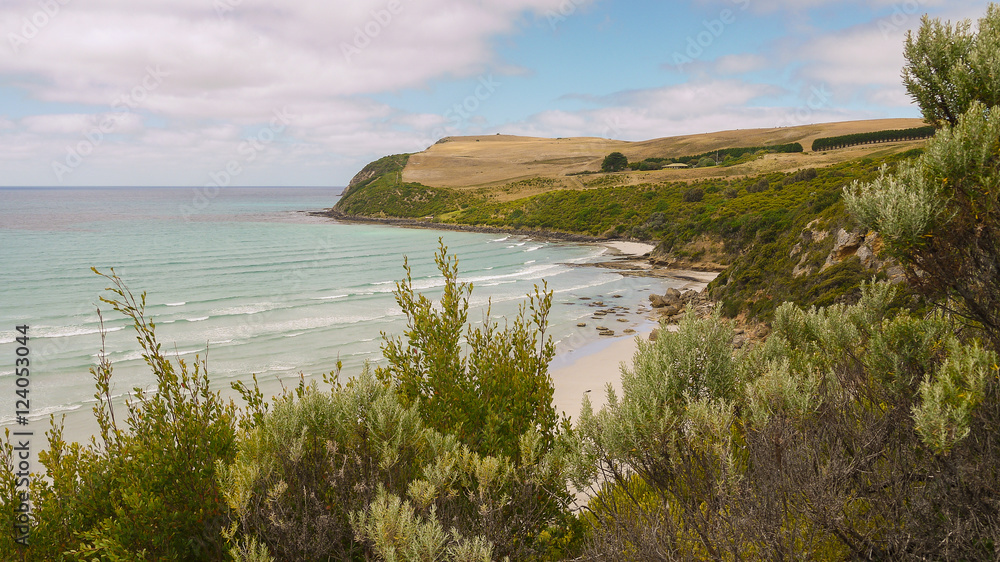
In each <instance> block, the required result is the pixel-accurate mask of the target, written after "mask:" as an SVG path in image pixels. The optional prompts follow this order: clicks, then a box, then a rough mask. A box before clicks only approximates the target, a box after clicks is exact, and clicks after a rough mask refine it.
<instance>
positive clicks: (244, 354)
mask: <svg viewBox="0 0 1000 562" xmlns="http://www.w3.org/2000/svg"><path fill="white" fill-rule="evenodd" d="M339 191H340V190H339V189H319V188H228V189H223V190H220V191H218V193H215V194H209V195H214V197H206V196H205V194H204V193H199V192H197V191H194V190H191V189H183V188H142V189H138V188H137V189H131V188H116V189H46V190H38V189H34V190H28V189H0V264H2V266H3V267H2V268H0V287H2V290H0V425H4V426H13V425H14V421H15V417H14V411H15V404H14V402H15V395H14V392H15V376H14V359H15V352H16V348H17V344H16V343H15V337H16V335H17V334H16V332H15V326H17V325H20V324H27V325H29V326H30V332H29V336H30V340H29V343H30V346H29V347H30V358H31V373H32V374H31V386H30V392H31V394H30V396H31V412H32V413H31V416H29V420H30V421H31V423H30V425H31V426H34V427H35V428H36V429H37V430H44V428H45V427H47V425H48V422H47V420H48V416H49V414H57V415H58V414H61V413H66V412H70V413H73V412H76V414H72V415H77V416H81V419H82V414H85V413H86V414H87V415H88V416H89V410H90V407H91V406H92V405H93V403H94V399H93V394H94V387H93V380H92V378H91V375H90V374H89V372H88V369H89V368H90V366H91V365H93V364H94V363H95V362H96V360H97V354H98V351H99V350H100V348H101V335H100V324H99V320H98V316H97V313H96V308H97V306H98V304H100V303H99V302H98V297H99V296H100V295H102V294H104V295H107V293H106V292H105V291H104V290H103V289H104V288H105V287H106V286H107V281H106V280H105V279H102V278H100V277H98V276H97V275H95V274H94V273H93V272H92V271H91V270H90V268H91V267H97V268H98V269H99V270H101V271H109V270H110V268H111V267H114V268H115V271H116V272H117V273H118V275H120V276H121V277H122V278H123V279H124V280H125V281H126V282H127V283H128V285H129V286H130V287H131V288H132V289H133V290H134V291H135V292H136V293H137V294H138V293H140V292H142V291H146V293H147V301H146V302H147V308H146V313H147V315H148V316H149V317H151V318H152V319H153V320H154V321H155V322H156V329H157V335H158V338H159V340H160V342H161V343H163V347H164V349H167V350H169V351H170V353H171V354H176V355H177V356H179V357H181V358H184V359H185V360H189V361H191V360H194V358H195V356H196V355H199V356H201V357H206V356H207V358H208V365H209V371H210V375H211V377H212V379H213V381H214V384H215V385H216V386H217V387H218V388H220V389H225V388H228V387H229V383H230V382H231V381H233V380H237V379H239V380H248V379H249V378H250V377H251V375H252V374H257V377H258V379H259V380H260V381H261V383H262V385H263V386H265V387H266V388H272V389H277V388H279V384H285V385H289V384H295V382H296V379H297V378H298V376H299V373H302V374H304V375H306V376H307V377H315V376H319V375H321V374H323V373H327V372H330V371H332V370H333V369H334V368H335V365H336V362H337V360H338V358H339V359H340V360H341V361H342V362H343V364H344V374H345V375H351V374H353V373H357V372H358V371H359V370H360V369H361V366H362V365H363V364H364V362H365V361H374V362H378V361H380V360H381V353H380V344H381V341H382V339H381V334H382V333H387V334H389V335H401V334H402V332H403V330H404V329H405V316H403V315H402V313H401V311H400V310H399V308H398V306H397V305H396V303H395V300H394V298H393V295H392V291H393V289H394V288H395V282H396V281H398V280H399V279H401V278H402V276H403V258H404V256H408V257H409V260H410V264H411V266H412V267H413V271H414V284H415V287H416V288H418V289H419V290H421V291H423V292H425V293H426V294H428V295H429V296H437V294H438V291H439V290H440V287H441V286H442V284H443V282H442V279H441V277H440V275H438V273H437V271H436V269H435V266H434V262H433V256H434V251H435V249H436V247H437V240H438V238H439V237H441V238H443V239H444V241H445V243H446V244H447V245H448V247H449V249H450V251H451V252H452V253H454V254H456V255H458V256H459V258H460V270H461V275H462V278H463V279H464V280H468V281H472V282H473V285H474V288H475V290H474V292H473V298H472V305H473V310H472V311H470V315H469V317H470V320H473V321H482V319H483V315H484V314H485V307H486V304H487V302H488V301H492V303H493V309H492V313H493V315H494V317H496V318H497V319H499V320H500V321H501V322H502V321H503V320H502V319H503V318H504V317H505V316H510V315H512V314H515V313H516V310H517V305H518V303H520V302H521V301H522V300H523V298H524V295H525V294H526V293H528V292H529V291H531V289H532V287H533V286H534V285H535V284H540V283H542V281H543V280H545V281H547V282H548V285H549V288H550V289H552V290H553V291H554V292H555V302H556V304H555V306H554V311H553V315H552V322H551V329H550V333H551V334H552V335H553V337H554V338H555V340H556V341H557V349H558V350H559V351H560V352H563V353H564V352H566V351H569V350H571V349H575V348H579V347H582V346H584V345H586V344H587V343H588V342H590V341H593V340H594V339H595V337H596V336H595V335H594V333H593V327H589V328H578V327H577V326H576V324H577V323H578V322H581V321H587V320H588V319H589V317H590V312H591V311H592V309H590V308H588V307H586V306H584V305H583V303H582V302H581V301H580V297H591V298H609V297H611V295H613V294H618V295H621V297H622V298H621V299H616V301H615V304H624V305H627V306H631V307H633V309H634V308H635V307H636V305H638V304H639V303H640V302H642V301H644V300H645V297H646V295H647V294H648V291H649V290H656V291H662V289H663V288H665V286H667V285H666V284H665V283H664V282H663V281H661V280H653V279H642V278H638V279H637V278H626V277H622V276H621V275H619V274H618V273H615V272H612V271H608V270H603V269H598V268H593V267H580V264H584V263H587V262H592V261H595V260H597V259H598V258H599V257H600V256H601V254H603V253H604V252H605V251H606V250H605V249H604V248H601V247H598V246H592V245H582V244H572V243H552V242H545V241H540V240H533V239H531V238H529V237H517V236H512V237H508V236H500V235H496V234H492V235H491V234H478V233H457V232H437V231H431V230H424V229H405V228H396V227H389V226H378V225H355V224H340V223H335V222H333V221H330V220H328V219H325V218H319V217H313V216H310V215H308V214H306V213H305V212H303V211H309V210H318V209H322V208H327V207H330V206H332V205H333V204H334V203H335V202H336V199H337V197H336V193H338V192H339ZM101 309H102V312H103V316H104V327H105V329H106V332H107V333H106V336H107V339H106V344H105V345H106V351H107V353H108V356H109V358H110V359H111V361H112V362H113V364H114V368H115V371H114V377H115V380H114V392H115V394H116V395H118V396H119V399H121V396H124V395H125V394H127V393H128V392H130V391H131V389H132V388H133V387H143V388H148V387H149V386H151V385H152V383H153V377H152V375H151V374H150V373H149V370H148V368H147V367H146V365H145V363H144V362H143V360H142V359H141V354H140V351H139V346H138V344H137V342H136V341H135V333H134V331H133V330H132V329H131V328H129V324H128V323H127V321H126V320H125V319H124V318H123V317H121V316H120V315H118V314H117V313H115V312H114V311H113V310H110V307H109V306H107V305H104V304H101ZM628 320H629V322H628V323H616V324H615V326H613V328H615V329H616V330H618V331H619V332H620V331H621V330H622V329H624V328H626V327H629V326H632V327H634V328H637V329H638V328H642V327H645V326H648V324H649V321H648V320H645V319H644V318H642V317H640V316H638V315H630V316H629V317H628ZM590 322H591V323H592V321H590Z"/></svg>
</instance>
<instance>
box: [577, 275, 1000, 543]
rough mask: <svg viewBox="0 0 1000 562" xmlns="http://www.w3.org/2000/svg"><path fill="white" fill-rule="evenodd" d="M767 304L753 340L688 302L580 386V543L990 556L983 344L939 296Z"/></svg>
mask: <svg viewBox="0 0 1000 562" xmlns="http://www.w3.org/2000/svg"><path fill="white" fill-rule="evenodd" d="M895 297H896V295H895V294H894V290H893V288H892V287H890V286H888V285H884V284H876V285H868V286H867V287H866V288H865V289H864V291H863V296H862V298H861V300H860V301H859V302H858V303H857V304H855V305H852V306H845V305H834V306H831V307H829V308H826V309H823V310H818V309H811V310H803V309H801V308H799V307H796V306H794V305H791V304H785V305H783V306H782V307H780V308H779V309H778V310H777V312H776V314H775V319H774V323H773V333H772V334H771V336H770V337H769V339H768V340H767V342H766V344H764V345H761V346H758V347H756V348H754V349H752V350H750V351H748V352H735V353H734V351H733V349H732V338H733V328H732V327H731V326H730V325H729V324H728V323H727V322H725V321H723V320H721V319H720V318H718V317H714V318H708V319H704V320H699V319H696V318H695V316H694V315H693V314H688V315H686V316H685V319H684V320H683V321H682V322H681V325H680V329H679V331H678V332H676V333H671V334H665V335H664V336H661V337H660V338H659V339H658V340H657V341H656V342H648V343H647V342H640V343H639V350H638V352H637V353H636V356H635V361H634V366H633V367H632V368H630V369H625V370H623V373H622V392H621V394H618V393H616V392H614V391H611V390H609V391H608V406H607V407H606V408H604V409H603V410H602V411H600V412H596V413H595V412H592V411H591V409H590V408H589V403H585V404H584V409H583V413H582V415H581V418H580V422H579V424H578V426H577V428H576V432H575V433H574V436H573V437H574V439H573V441H572V442H573V448H572V450H573V459H574V460H573V463H572V466H573V468H574V474H575V477H574V482H575V484H576V486H577V487H578V488H580V489H584V488H586V487H590V488H591V489H593V490H594V491H595V492H596V495H595V496H594V497H593V499H591V501H590V503H589V505H588V510H587V511H588V515H587V517H586V519H585V520H586V522H587V525H588V529H587V530H588V541H587V543H586V550H585V553H584V556H583V558H584V559H588V560H601V559H615V560H624V559H629V560H653V559H666V560H706V559H708V560H713V559H714V560H778V559H795V560H798V559H815V560H992V559H994V558H995V557H996V556H997V555H998V553H1000V519H998V517H997V515H998V514H997V509H996V505H995V503H994V502H995V501H996V499H997V498H1000V468H998V465H997V463H996V462H991V461H988V460H987V459H991V458H995V455H997V454H998V452H1000V433H998V432H997V429H1000V401H998V399H1000V380H998V377H997V375H998V370H997V367H996V361H997V355H996V353H994V352H992V351H987V350H985V349H983V347H982V346H981V345H980V344H979V343H978V342H977V341H976V340H975V339H971V340H964V339H962V338H960V337H959V336H957V335H956V333H957V332H956V328H957V326H956V323H955V321H954V319H950V318H948V317H947V316H945V315H943V314H932V315H929V316H913V315H910V314H908V313H899V312H896V313H893V312H891V310H892V309H893V308H894V307H895V304H894V303H895Z"/></svg>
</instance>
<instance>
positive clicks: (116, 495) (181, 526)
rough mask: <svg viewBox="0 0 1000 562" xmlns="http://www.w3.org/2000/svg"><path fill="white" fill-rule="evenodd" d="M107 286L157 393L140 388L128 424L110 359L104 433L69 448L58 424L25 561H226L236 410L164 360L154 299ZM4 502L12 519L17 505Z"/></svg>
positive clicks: (104, 363) (101, 407)
mask: <svg viewBox="0 0 1000 562" xmlns="http://www.w3.org/2000/svg"><path fill="white" fill-rule="evenodd" d="M95 271H96V270H95ZM105 277H106V278H107V279H108V280H109V281H110V282H111V287H110V288H109V289H108V290H109V291H111V293H112V295H113V297H112V298H104V297H102V298H101V300H102V301H103V302H105V303H107V304H109V305H111V306H112V308H113V309H114V310H116V311H118V312H120V313H121V314H123V315H125V316H126V317H128V318H129V319H130V320H131V321H132V326H133V328H134V329H135V330H136V338H137V340H138V342H139V345H140V346H141V348H142V351H143V358H144V359H145V360H146V363H147V364H148V365H149V367H150V369H151V370H152V372H153V374H154V375H155V377H156V391H155V392H146V391H144V390H142V389H138V388H137V389H135V390H134V395H133V396H134V397H133V398H132V399H130V400H129V401H128V402H127V411H126V412H125V416H123V417H122V416H121V412H116V411H115V409H114V407H113V405H112V403H111V389H112V371H113V367H112V365H111V363H110V362H109V361H108V360H107V357H106V355H105V354H104V352H103V350H102V352H101V354H100V355H99V364H98V366H97V367H94V368H92V369H91V373H92V374H93V376H94V378H95V380H96V387H97V393H96V394H95V398H96V399H97V403H96V405H95V406H94V414H95V416H96V417H97V421H98V424H99V427H100V434H99V435H98V436H97V437H96V438H95V440H94V441H92V442H91V443H89V444H85V445H80V444H78V443H72V444H68V443H66V442H65V441H64V440H63V438H62V426H61V425H59V424H56V423H55V421H53V423H52V425H53V427H52V429H51V430H50V431H49V432H48V438H49V449H48V450H45V451H41V452H40V453H39V461H40V462H41V464H42V466H43V467H44V469H45V471H44V473H43V474H42V476H43V478H37V479H35V480H34V481H33V482H32V484H33V488H32V490H31V497H32V500H33V517H34V520H35V526H34V528H33V530H32V533H31V544H30V546H29V547H28V548H23V549H21V550H20V553H19V556H21V557H22V559H25V560H46V561H47V560H58V559H70V560H92V559H109V558H110V559H116V560H140V559H157V560H222V559H223V557H224V540H223V537H222V533H221V531H222V528H223V525H224V523H225V521H226V505H225V501H224V499H223V496H222V490H221V489H220V487H219V484H218V483H217V482H216V468H217V464H216V463H218V462H220V461H221V462H225V461H227V460H229V459H231V458H232V456H233V454H234V453H235V434H236V428H235V415H236V413H235V408H234V406H233V405H232V404H231V403H228V404H227V403H225V402H224V401H223V400H222V399H221V398H220V397H219V395H218V393H215V392H211V391H210V390H209V380H208V373H207V370H206V367H205V365H204V364H203V363H200V362H198V361H197V360H196V362H195V363H194V366H193V369H191V368H189V367H188V365H187V364H186V363H185V362H184V361H183V360H181V359H177V360H176V363H174V362H172V361H170V360H169V359H168V358H167V356H166V355H165V354H164V353H163V352H162V351H161V347H160V343H159V342H158V341H157V339H156V334H155V325H154V324H153V322H152V321H151V320H150V319H148V318H147V317H146V316H145V304H146V295H145V293H143V294H142V295H141V296H139V297H138V298H136V297H135V296H134V295H133V294H132V292H131V291H130V290H129V289H128V287H127V286H126V285H125V283H124V282H123V281H122V280H121V279H120V278H118V276H117V275H116V274H115V273H114V270H112V272H111V273H110V274H109V275H105ZM10 468H11V467H10V466H8V465H6V464H5V465H4V466H3V469H4V470H5V471H6V470H10ZM3 500H4V505H0V509H3V510H4V511H5V512H6V511H7V509H8V507H7V506H8V505H9V504H7V501H9V497H4V498H3ZM8 528H10V527H8ZM2 536H3V537H4V538H5V539H6V538H9V537H10V535H9V534H8V533H4V534H3V535H2ZM2 546H3V548H4V552H8V553H13V552H16V551H17V550H16V549H15V547H14V545H12V544H3V545H2Z"/></svg>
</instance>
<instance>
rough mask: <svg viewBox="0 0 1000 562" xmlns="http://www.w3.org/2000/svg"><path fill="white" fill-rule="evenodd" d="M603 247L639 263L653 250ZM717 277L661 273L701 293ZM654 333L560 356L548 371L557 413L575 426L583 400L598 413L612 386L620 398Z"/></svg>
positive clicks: (614, 243) (630, 246) (619, 244)
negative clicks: (642, 345)
mask: <svg viewBox="0 0 1000 562" xmlns="http://www.w3.org/2000/svg"><path fill="white" fill-rule="evenodd" d="M603 245H604V246H607V247H609V248H610V249H611V253H612V254H613V255H617V256H622V257H624V258H631V259H635V260H636V261H639V258H641V257H642V256H644V255H646V254H648V253H649V252H651V251H652V250H653V248H654V246H653V245H652V244H644V243H641V242H623V241H612V242H605V243H604V244H603ZM603 267H611V264H608V263H606V264H603ZM627 267H628V266H626V268H627ZM626 271H627V269H626ZM626 271H623V273H625V272H626ZM717 275H718V273H713V272H704V271H688V270H675V271H670V272H667V274H666V275H664V274H663V272H661V273H660V275H658V276H665V277H666V276H669V277H672V278H675V279H682V280H684V281H686V283H685V284H684V285H683V286H681V287H680V290H682V291H683V290H689V289H690V290H695V291H699V292H700V291H702V290H703V289H704V288H705V287H706V286H707V285H708V283H710V282H711V281H712V280H713V279H715V277H716V276H717ZM654 326H655V324H654ZM666 329H668V330H671V329H676V326H667V327H666ZM652 330H653V326H650V327H647V328H645V329H641V330H639V331H638V333H637V334H635V335H630V336H624V337H615V338H608V339H604V340H599V341H596V342H593V343H591V344H588V345H585V346H583V347H581V348H579V349H575V350H573V351H570V352H567V353H564V354H560V355H557V356H556V358H555V359H554V360H553V362H552V365H551V366H550V369H549V374H550V375H551V376H552V384H553V387H554V393H553V397H552V401H553V403H554V404H555V407H556V412H558V413H560V414H566V415H568V416H570V418H571V420H573V421H574V422H575V421H576V420H577V419H578V418H579V417H580V407H581V405H582V404H583V397H584V396H587V397H589V398H590V403H591V406H592V407H593V409H594V411H595V412H596V411H599V410H600V409H601V408H603V407H604V405H605V404H607V402H608V396H607V388H608V386H609V385H610V386H611V388H613V389H614V390H615V393H617V394H618V395H619V396H620V395H621V372H622V368H623V367H629V368H630V367H631V366H632V359H633V357H634V356H635V353H636V350H637V349H638V345H637V341H638V340H639V339H642V340H648V339H649V334H650V333H651V332H652Z"/></svg>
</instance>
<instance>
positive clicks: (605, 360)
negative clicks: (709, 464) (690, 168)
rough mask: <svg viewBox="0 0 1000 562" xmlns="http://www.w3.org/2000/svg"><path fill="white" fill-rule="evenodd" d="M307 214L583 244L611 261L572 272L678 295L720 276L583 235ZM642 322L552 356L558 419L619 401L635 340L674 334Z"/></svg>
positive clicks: (645, 248) (634, 244)
mask: <svg viewBox="0 0 1000 562" xmlns="http://www.w3.org/2000/svg"><path fill="white" fill-rule="evenodd" d="M310 214H312V215H315V216H323V217H327V218H330V219H333V220H336V221H339V222H345V223H361V224H384V225H387V226H399V227H404V228H424V229H429V230H451V231H461V232H480V233H488V234H507V235H512V236H530V237H532V238H535V239H543V240H555V241H564V242H582V243H586V244H592V245H595V246H602V247H604V248H607V250H608V255H609V257H610V258H611V259H610V260H603V261H599V262H593V263H587V264H579V265H578V266H576V267H598V268H602V269H611V270H615V271H617V272H619V273H620V274H621V275H623V276H636V277H654V278H660V279H664V280H667V279H674V280H679V281H683V282H684V284H683V285H682V286H680V287H677V288H678V289H679V290H681V291H685V290H694V291H697V292H699V293H701V292H703V291H704V290H705V288H706V287H707V286H708V284H709V283H710V282H711V281H712V280H714V279H715V278H716V277H717V276H718V275H719V273H720V272H721V271H720V270H700V269H687V268H670V267H662V266H659V265H657V264H656V263H654V262H653V261H652V260H651V259H650V255H651V253H652V252H653V250H654V249H655V248H656V244H655V243H652V242H644V241H634V240H621V239H610V238H598V237H595V236H587V235H582V234H571V233H562V232H552V231H545V230H523V229H515V228H502V227H483V226H471V225H453V224H443V223H435V222H429V221H426V220H419V219H398V218H372V217H355V216H348V215H345V214H344V213H342V212H340V211H336V210H334V209H329V210H326V211H323V212H310ZM646 318H647V319H648V320H649V322H650V323H652V324H653V326H652V327H650V326H649V325H648V324H647V325H645V326H643V327H642V328H639V329H637V332H636V333H635V334H631V335H625V336H615V337H611V338H598V339H595V340H593V341H591V342H588V343H586V344H584V345H583V346H582V347H579V348H575V349H570V350H567V351H565V352H562V353H558V352H557V354H556V356H555V357H554V358H553V360H552V362H551V363H550V364H549V376H550V377H551V379H552V385H553V390H554V391H553V395H552V402H553V405H554V406H555V409H556V412H557V413H559V414H560V415H567V416H569V417H570V420H571V421H576V420H579V417H580V409H581V407H582V405H583V398H584V396H587V397H589V398H590V402H591V407H592V408H593V411H594V412H595V413H596V412H599V411H600V410H601V409H602V408H603V407H604V406H605V405H606V404H607V402H608V400H607V388H608V386H610V387H611V388H613V389H614V390H615V392H616V394H618V395H619V396H620V395H621V369H622V367H623V366H627V367H631V364H632V361H633V358H634V356H635V353H636V351H637V350H638V344H637V341H638V340H639V338H642V339H643V340H644V341H648V340H649V336H650V334H651V333H652V331H653V330H654V329H657V327H659V328H661V329H666V330H674V329H676V325H663V324H660V322H659V320H658V319H657V318H656V313H655V312H652V311H651V312H650V314H649V315H648V316H646Z"/></svg>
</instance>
